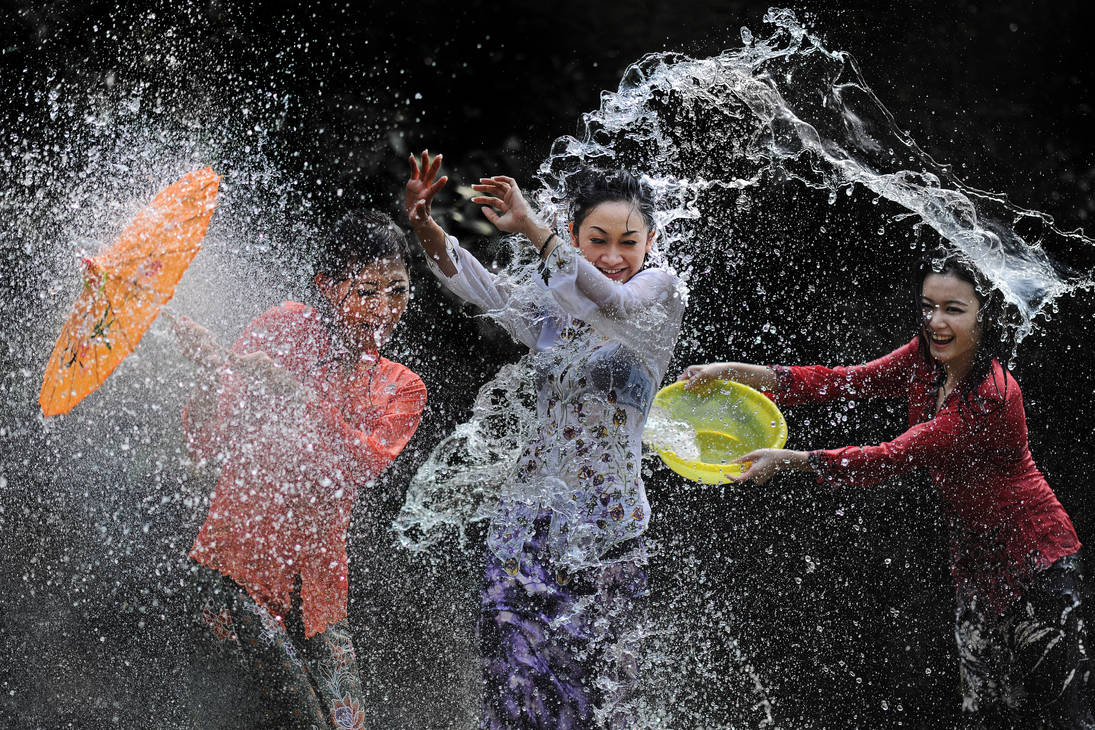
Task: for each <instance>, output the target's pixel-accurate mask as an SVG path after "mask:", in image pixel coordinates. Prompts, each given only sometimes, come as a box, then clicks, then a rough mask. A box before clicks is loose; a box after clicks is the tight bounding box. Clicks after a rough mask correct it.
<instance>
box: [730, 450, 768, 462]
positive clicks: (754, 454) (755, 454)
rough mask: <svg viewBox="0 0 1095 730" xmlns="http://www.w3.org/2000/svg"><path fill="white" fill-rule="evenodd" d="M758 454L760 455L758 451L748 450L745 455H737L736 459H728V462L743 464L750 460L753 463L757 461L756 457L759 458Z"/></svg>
mask: <svg viewBox="0 0 1095 730" xmlns="http://www.w3.org/2000/svg"><path fill="white" fill-rule="evenodd" d="M760 456H761V453H760V452H759V451H750V452H749V453H748V454H746V455H745V456H739V457H738V458H736V459H732V460H731V461H730V463H731V464H744V463H745V462H747V461H748V462H751V463H755V462H756V461H757V459H759V458H760Z"/></svg>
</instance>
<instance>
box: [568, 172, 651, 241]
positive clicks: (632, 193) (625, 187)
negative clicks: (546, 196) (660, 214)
mask: <svg viewBox="0 0 1095 730" xmlns="http://www.w3.org/2000/svg"><path fill="white" fill-rule="evenodd" d="M571 186H573V187H571ZM567 187H568V188H570V194H569V195H568V198H569V200H570V220H571V222H572V223H573V224H574V233H575V235H577V233H578V229H579V228H581V227H582V221H584V220H585V219H586V216H588V215H589V214H590V212H591V211H592V210H593V209H594V208H596V207H597V206H598V205H600V204H601V203H618V202H624V203H629V204H631V205H632V206H634V208H635V210H637V211H638V212H639V215H641V216H642V218H643V222H644V223H645V224H646V227H647V228H649V229H650V230H654V196H653V194H652V193H651V191H650V188H649V187H648V186H647V185H645V184H644V183H643V181H642V180H640V179H639V178H638V177H637V176H636V175H633V174H632V173H630V172H628V171H627V170H608V171H606V170H599V169H597V168H593V167H587V168H584V169H582V170H579V171H578V172H576V173H574V175H573V176H572V177H571V178H570V179H569V180H568V181H567Z"/></svg>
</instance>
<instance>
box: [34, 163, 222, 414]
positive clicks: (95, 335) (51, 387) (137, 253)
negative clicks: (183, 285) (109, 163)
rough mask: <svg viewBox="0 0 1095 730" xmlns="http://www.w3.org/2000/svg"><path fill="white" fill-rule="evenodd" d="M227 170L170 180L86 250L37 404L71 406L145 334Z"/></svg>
mask: <svg viewBox="0 0 1095 730" xmlns="http://www.w3.org/2000/svg"><path fill="white" fill-rule="evenodd" d="M219 183H220V176H219V175H217V173H215V172H213V170H212V169H211V168H208V167H207V168H205V169H202V170H196V171H194V172H192V173H190V174H189V175H185V176H183V177H182V178H180V179H179V180H177V181H176V182H175V183H173V184H172V185H170V186H168V187H166V188H164V189H163V190H161V191H160V193H159V194H158V195H157V196H156V198H155V199H154V200H153V201H152V203H151V205H149V206H148V207H147V208H145V209H144V210H142V211H141V212H140V213H138V214H137V217H136V218H134V219H133V222H132V223H130V224H129V226H128V227H127V228H126V229H125V230H124V231H123V232H122V235H120V236H119V237H118V239H117V240H116V241H114V243H113V244H111V245H110V246H109V247H108V248H107V249H105V250H104V251H102V252H100V253H99V255H98V256H95V257H94V258H90V259H89V258H85V259H84V260H83V263H84V289H83V291H82V292H81V293H80V296H79V298H78V299H77V300H76V303H75V304H74V305H73V307H72V313H71V314H70V315H69V318H68V321H66V322H65V326H64V328H63V329H62V330H61V336H60V337H59V338H58V339H57V344H56V345H55V346H54V348H53V355H51V356H50V358H49V363H48V364H47V365H46V372H45V376H44V377H43V378H42V391H41V393H40V394H39V396H38V404H39V405H40V406H41V407H42V413H43V414H44V415H46V416H56V415H59V414H62V413H68V412H69V411H70V410H72V407H73V406H75V405H76V404H77V403H79V402H80V401H81V400H83V398H84V396H86V395H87V394H88V393H90V392H91V391H93V390H95V389H96V388H98V387H99V386H100V385H102V383H103V381H104V380H106V378H107V376H108V375H110V373H111V372H113V371H114V368H116V367H117V366H118V363H120V362H121V361H122V360H124V359H125V357H126V355H128V354H129V353H131V352H133V349H134V348H135V347H136V346H137V343H138V342H140V340H141V337H142V336H143V335H144V333H145V330H147V329H148V326H149V325H150V324H152V320H154V319H156V315H158V314H159V313H160V308H161V307H162V306H163V305H164V304H166V303H167V301H168V300H169V299H171V296H172V295H173V294H174V293H175V284H177V283H178V281H179V277H181V276H182V274H183V272H184V271H186V267H187V266H188V265H189V264H190V260H191V259H193V258H194V254H196V253H197V252H198V251H199V250H200V249H201V242H202V238H203V237H204V236H205V230H206V228H208V227H209V220H210V218H212V217H213V210H214V209H215V208H216V206H217V204H216V200H217V186H218V184H219Z"/></svg>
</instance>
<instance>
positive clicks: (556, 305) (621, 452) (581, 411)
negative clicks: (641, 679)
mask: <svg viewBox="0 0 1095 730" xmlns="http://www.w3.org/2000/svg"><path fill="white" fill-rule="evenodd" d="M448 247H449V257H450V258H451V259H452V261H453V262H454V263H455V265H456V270H457V271H456V274H454V275H453V276H452V277H448V276H446V275H445V274H444V273H443V272H441V271H440V269H438V268H437V266H436V264H435V263H434V262H432V261H431V260H430V259H429V257H427V261H430V265H431V268H432V269H433V271H434V273H435V275H436V276H437V277H438V279H439V280H440V281H441V282H442V283H443V284H444V285H445V286H446V287H447V288H448V289H450V290H451V291H452V292H453V293H455V294H456V295H457V296H459V297H461V298H462V299H464V300H466V301H468V302H471V303H473V304H476V305H478V306H480V307H482V308H483V309H485V310H486V311H487V312H488V313H489V314H490V315H491V316H492V317H494V318H495V319H497V320H498V321H499V322H500V323H501V324H502V325H503V326H505V327H506V328H507V329H508V330H509V332H510V334H511V335H512V336H513V337H514V338H515V339H517V340H518V341H520V342H522V343H524V344H525V345H527V346H528V347H529V348H530V349H531V350H532V351H533V353H534V357H533V359H532V361H533V368H534V369H535V382H536V391H537V392H536V400H537V402H536V414H537V425H538V428H536V429H535V430H534V434H533V436H532V438H531V439H530V441H529V442H528V443H527V444H526V445H525V447H524V449H523V451H522V453H521V455H520V458H519V460H518V462H517V464H515V465H514V467H513V473H511V474H510V478H508V479H507V480H506V482H505V487H504V490H503V494H502V497H501V499H500V500H499V504H498V507H497V509H496V511H495V513H494V515H493V518H492V520H491V526H490V529H489V531H488V535H487V541H488V546H489V548H490V550H491V551H492V553H493V554H494V555H495V556H496V557H497V558H498V559H499V560H500V561H501V563H502V564H503V565H505V566H506V567H507V569H508V570H509V571H510V572H515V571H516V570H518V568H519V563H520V560H521V556H522V555H523V551H524V546H525V545H526V543H527V542H528V541H529V540H530V539H531V536H532V532H533V525H534V523H535V522H536V520H537V519H538V518H539V516H540V515H541V514H542V513H543V512H545V511H547V512H548V513H550V521H551V524H550V527H549V530H548V534H547V536H546V545H545V547H546V549H547V550H548V552H549V553H550V555H551V557H552V560H553V561H555V562H556V563H557V564H560V565H566V566H568V568H569V569H570V570H578V569H580V568H582V567H585V566H591V565H596V564H597V563H598V561H599V560H600V558H601V556H603V555H604V554H606V553H607V552H608V551H609V550H611V549H612V548H613V546H615V545H618V544H620V543H623V542H626V541H628V540H632V539H634V538H636V537H638V536H639V535H641V534H642V533H643V532H644V531H645V530H646V528H647V525H648V524H649V521H650V505H649V503H648V501H647V497H646V490H645V487H644V486H643V482H642V479H641V476H640V473H639V469H640V465H641V456H642V430H643V425H644V424H645V422H646V417H647V415H648V413H649V410H650V405H651V402H652V400H653V396H654V393H655V391H656V389H657V386H658V384H660V383H661V380H662V378H663V377H664V375H665V370H666V367H667V366H668V364H669V358H670V357H671V356H672V353H673V347H674V345H675V343H676V341H677V335H678V333H679V332H680V326H681V318H682V316H683V312H684V300H683V298H682V295H681V293H680V291H679V290H678V287H679V282H678V280H677V278H676V276H675V275H673V274H672V273H671V272H670V271H668V270H667V269H660V268H650V269H645V270H643V271H640V272H639V273H637V274H635V276H633V277H632V278H631V279H630V280H629V281H627V282H626V283H624V284H619V283H617V282H613V281H611V280H609V279H608V278H607V277H605V276H604V275H603V274H601V273H600V272H599V271H597V269H596V268H595V267H594V266H593V265H592V264H590V263H589V262H588V261H586V260H585V259H584V258H583V257H582V256H580V255H579V254H578V253H577V252H576V249H575V248H574V247H573V246H570V245H565V244H562V245H559V246H556V248H555V249H554V251H553V252H552V253H551V254H550V255H549V256H548V259H547V261H546V262H544V265H543V266H542V268H541V271H540V273H539V274H537V275H536V276H534V277H533V278H532V280H531V281H523V282H520V283H518V282H516V281H514V280H512V279H509V278H507V277H504V276H499V275H496V274H493V273H491V272H489V271H487V270H486V269H485V268H484V267H483V266H482V265H481V264H480V263H479V262H478V261H477V260H476V259H475V258H474V257H473V256H472V255H471V254H469V253H468V252H466V251H464V250H463V249H461V248H460V246H459V244H458V243H457V242H456V239H454V238H452V237H451V236H450V237H449V238H448Z"/></svg>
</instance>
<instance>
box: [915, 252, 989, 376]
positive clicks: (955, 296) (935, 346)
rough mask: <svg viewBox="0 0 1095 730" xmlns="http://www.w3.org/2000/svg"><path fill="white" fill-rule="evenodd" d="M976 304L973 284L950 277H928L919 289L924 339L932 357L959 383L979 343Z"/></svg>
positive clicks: (947, 275)
mask: <svg viewBox="0 0 1095 730" xmlns="http://www.w3.org/2000/svg"><path fill="white" fill-rule="evenodd" d="M979 311H980V305H979V303H978V301H977V294H976V292H975V291H974V288H973V285H972V284H970V283H969V282H967V281H963V280H962V279H959V278H958V277H957V276H954V275H953V274H934V273H933V274H928V275H927V276H926V277H924V284H923V286H922V287H921V289H920V312H921V316H922V318H923V319H922V321H923V327H924V336H925V337H926V338H927V341H928V349H929V350H930V351H931V355H932V357H934V358H935V359H936V360H937V361H938V362H940V363H942V364H943V365H944V366H945V367H946V368H947V376H948V379H956V380H960V379H961V378H963V377H965V375H966V374H967V373H968V372H969V370H970V367H971V366H972V365H973V359H974V356H975V355H976V354H977V347H978V345H979V344H980V342H981V324H980V322H979V321H978V319H977V314H978V312H979Z"/></svg>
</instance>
